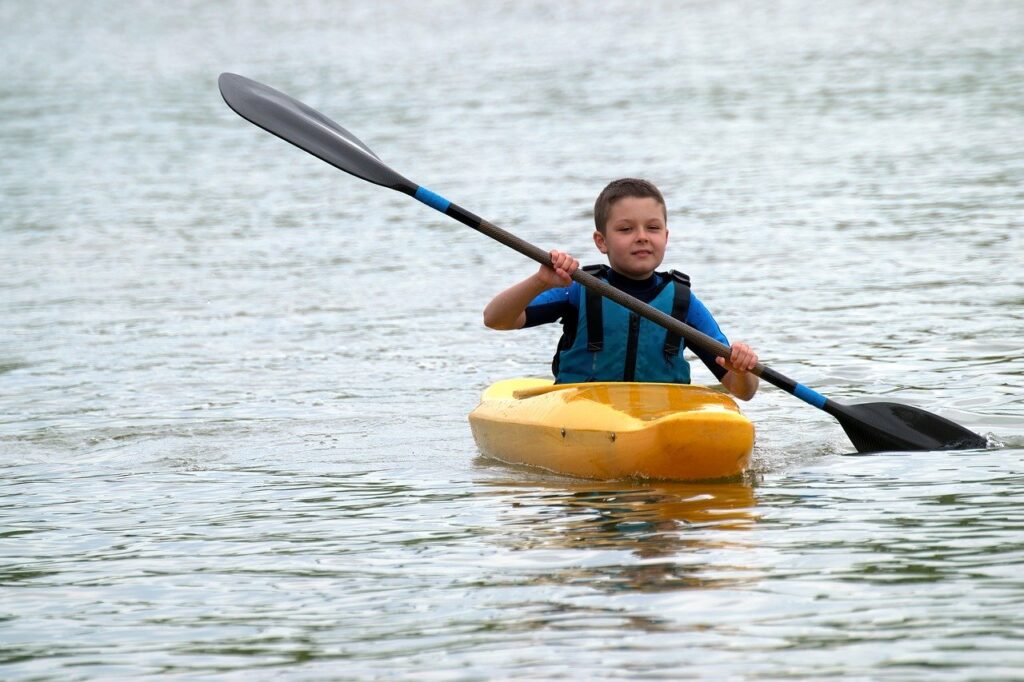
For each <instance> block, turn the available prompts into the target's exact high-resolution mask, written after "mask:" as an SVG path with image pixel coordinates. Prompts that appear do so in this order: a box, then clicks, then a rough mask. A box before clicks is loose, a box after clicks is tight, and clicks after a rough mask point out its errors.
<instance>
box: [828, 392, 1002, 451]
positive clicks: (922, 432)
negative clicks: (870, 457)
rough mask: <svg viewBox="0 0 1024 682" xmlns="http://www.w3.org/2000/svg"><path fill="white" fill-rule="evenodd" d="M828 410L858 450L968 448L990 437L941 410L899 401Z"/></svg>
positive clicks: (980, 445)
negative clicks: (949, 417)
mask: <svg viewBox="0 0 1024 682" xmlns="http://www.w3.org/2000/svg"><path fill="white" fill-rule="evenodd" d="M829 407H830V408H832V409H829V410H828V411H829V412H830V413H831V414H832V415H833V416H834V417H836V419H838V420H839V423H840V425H842V427H843V430H844V431H846V435H848V436H849V437H850V440H851V441H853V445H854V446H855V447H856V448H857V451H858V452H861V453H870V452H883V451H907V450H968V449H973V448H984V447H986V446H987V445H988V441H987V440H986V439H985V438H984V437H983V436H979V435H978V434H976V433H974V432H973V431H970V430H968V429H965V428H964V427H962V426H960V425H959V424H957V423H955V422H952V421H950V420H948V419H945V418H944V417H940V416H939V415H937V414H932V413H931V412H926V411H925V410H921V409H918V408H916V407H912V406H911V405H901V404H899V403H863V404H861V405H838V404H836V403H832V404H830V406H829Z"/></svg>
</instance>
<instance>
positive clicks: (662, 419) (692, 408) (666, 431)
mask: <svg viewBox="0 0 1024 682" xmlns="http://www.w3.org/2000/svg"><path fill="white" fill-rule="evenodd" d="M469 423H470V427H471V429H472V431H473V437H474V439H475V440H476V443H477V447H479V449H480V451H481V453H483V454H484V455H487V456H489V457H493V458H495V459H498V460H501V461H503V462H508V463H510V464H526V465H530V466H536V467H541V468H544V469H548V470H550V471H553V472H557V473H561V474H568V475H570V476H579V477H582V478H594V479H605V480H612V479H621V478H654V479H665V480H681V481H686V480H701V479H713V478H727V477H732V476H736V475H739V474H741V473H742V472H743V471H745V470H746V468H747V467H748V465H749V463H750V453H751V451H752V450H753V447H754V426H753V424H752V423H751V422H750V420H749V419H747V418H746V417H744V416H743V415H742V414H741V413H740V411H739V408H738V407H737V406H736V403H735V402H734V401H733V400H732V398H730V397H729V396H727V395H725V394H723V393H719V392H717V391H713V390H711V389H709V388H707V387H704V386H692V385H681V384H648V383H631V382H617V383H587V384H561V385H553V384H552V382H551V380H550V379H525V378H524V379H507V380H505V381H499V382H498V383H496V384H494V385H492V386H490V387H489V388H488V389H487V390H485V391H484V394H483V396H482V398H481V401H480V405H478V406H477V408H476V409H474V410H473V412H471V413H470V415H469Z"/></svg>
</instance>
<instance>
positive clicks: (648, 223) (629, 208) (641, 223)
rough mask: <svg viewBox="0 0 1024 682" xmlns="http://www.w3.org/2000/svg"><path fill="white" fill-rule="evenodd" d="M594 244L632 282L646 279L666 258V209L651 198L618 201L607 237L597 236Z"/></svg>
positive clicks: (598, 233) (614, 207)
mask: <svg viewBox="0 0 1024 682" xmlns="http://www.w3.org/2000/svg"><path fill="white" fill-rule="evenodd" d="M594 243H595V244H597V248H598V250H599V251H600V252H601V253H604V254H607V255H608V264H609V265H611V266H612V269H613V270H615V271H616V272H618V273H619V274H621V275H625V276H626V277H630V278H632V279H647V278H648V277H650V276H651V275H652V274H653V273H654V271H655V270H656V269H657V268H658V266H659V265H661V261H662V260H663V259H664V258H665V247H666V246H667V245H668V227H667V226H666V225H665V207H664V206H662V205H661V204H660V203H658V201H657V199H652V198H650V197H623V198H622V199H619V200H618V201H616V202H615V203H614V204H612V207H611V210H610V211H609V213H608V222H607V223H606V224H605V231H604V234H601V233H600V232H597V231H595V232H594Z"/></svg>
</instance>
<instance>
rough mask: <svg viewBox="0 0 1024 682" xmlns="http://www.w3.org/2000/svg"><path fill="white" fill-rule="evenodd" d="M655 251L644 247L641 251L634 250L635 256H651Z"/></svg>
mask: <svg viewBox="0 0 1024 682" xmlns="http://www.w3.org/2000/svg"><path fill="white" fill-rule="evenodd" d="M653 253H654V252H653V251H648V250H646V249H642V250H640V251H634V252H633V255H634V256H641V257H643V256H650V255H651V254H653Z"/></svg>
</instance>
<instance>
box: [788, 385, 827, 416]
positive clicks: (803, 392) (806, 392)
mask: <svg viewBox="0 0 1024 682" xmlns="http://www.w3.org/2000/svg"><path fill="white" fill-rule="evenodd" d="M793 395H795V396H796V397H797V398H800V400H802V401H804V402H805V403H807V404H808V405H814V406H815V407H817V408H818V409H819V410H820V409H823V408H824V407H825V401H826V400H828V398H826V397H825V396H823V395H822V394H820V393H818V392H817V391H815V390H814V389H810V388H807V387H806V386H804V385H803V384H797V385H796V388H794V389H793Z"/></svg>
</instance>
